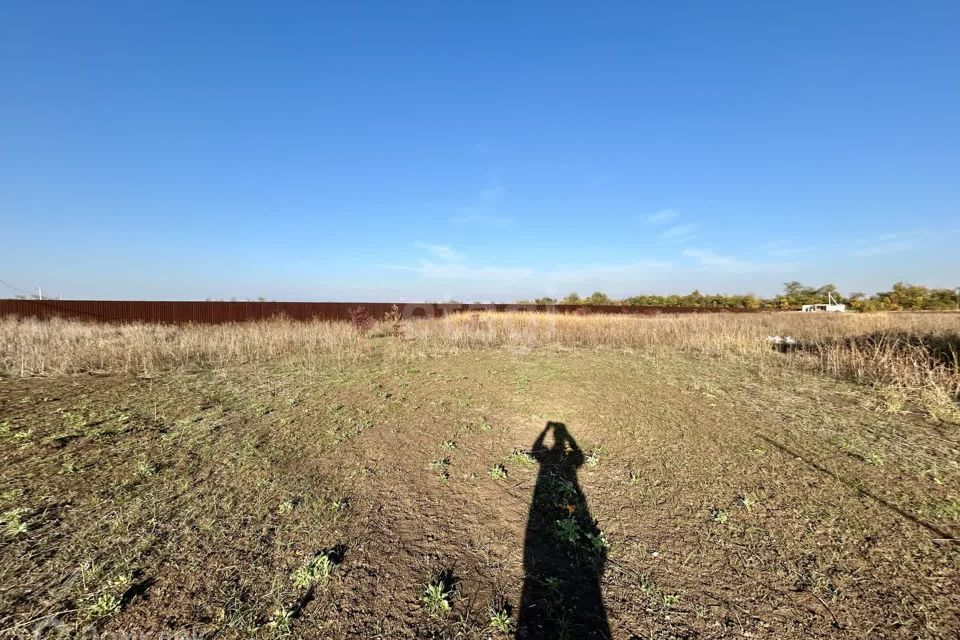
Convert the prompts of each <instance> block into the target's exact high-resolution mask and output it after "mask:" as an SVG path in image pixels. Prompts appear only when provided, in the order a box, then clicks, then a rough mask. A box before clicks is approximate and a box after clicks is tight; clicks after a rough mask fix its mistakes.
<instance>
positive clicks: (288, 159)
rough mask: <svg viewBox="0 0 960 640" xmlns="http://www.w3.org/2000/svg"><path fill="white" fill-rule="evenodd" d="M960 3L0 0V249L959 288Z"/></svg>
mask: <svg viewBox="0 0 960 640" xmlns="http://www.w3.org/2000/svg"><path fill="white" fill-rule="evenodd" d="M958 24H960V3H957V2H954V1H950V2H922V3H905V2H850V3H837V2H822V3H821V2H809V3H758V2H745V3H740V2H724V3H716V2H703V3H695V2H684V3H666V2H664V3H653V2H632V3H628V2H622V3H603V2H600V3H592V2H591V3H586V2H581V3H565V2H545V3H532V2H531V3H512V2H510V3H508V2H403V3H400V2H382V3H380V2H356V3H354V2H349V3H342V2H341V3H319V2H308V3H299V4H298V3H276V2H271V3H267V2H264V3H251V2H237V3H226V4H224V3H204V2H196V1H190V2H178V1H172V2H127V1H124V2H117V3H107V2H91V3H76V2H56V3H48V2H43V1H39V0H34V1H31V2H22V3H6V4H5V5H4V7H3V9H2V19H0V222H2V226H0V229H2V231H0V232H2V234H3V236H4V239H3V243H2V246H3V250H2V254H0V279H2V280H3V281H4V282H6V283H8V284H10V285H13V286H14V287H17V288H20V289H24V290H29V289H35V288H36V287H37V286H38V285H39V286H42V287H43V289H44V292H45V293H46V294H47V295H62V296H64V297H69V298H86V297H95V298H138V299H151V298H158V299H204V298H208V297H210V298H231V297H237V298H239V299H242V298H255V297H257V296H265V297H267V298H271V299H290V300H325V299H332V300H376V299H398V300H399V299H404V300H422V299H428V300H438V299H449V298H456V299H459V300H464V301H471V300H505V301H509V300H514V299H518V298H524V297H529V296H534V295H555V296H561V295H564V294H566V293H568V292H570V291H578V292H580V293H581V294H587V293H590V292H591V291H594V290H597V289H600V290H603V291H605V292H607V293H609V294H611V295H614V296H626V295H631V294H638V293H667V292H688V291H690V290H692V289H694V288H699V289H700V290H701V291H705V292H706V291H709V292H729V293H733V292H748V291H749V292H755V293H758V294H761V295H767V294H771V293H774V292H775V291H777V290H778V289H779V288H780V284H781V283H782V282H784V281H787V280H800V281H802V282H805V283H809V284H821V283H824V282H828V281H829V282H833V283H835V284H836V285H837V286H839V287H840V288H841V290H843V291H846V292H849V291H853V290H865V291H873V290H877V289H885V288H888V287H889V286H890V285H891V284H892V283H893V282H894V281H895V280H907V281H913V282H916V283H922V284H928V285H933V286H960V257H958V256H960V253H958V252H957V245H958V240H960V144H958V143H960V37H958V31H957V25H958ZM0 288H2V289H3V290H2V291H0V295H14V294H15V293H16V291H14V290H12V289H9V288H7V287H6V286H5V285H0Z"/></svg>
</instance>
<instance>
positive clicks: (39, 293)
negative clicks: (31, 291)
mask: <svg viewBox="0 0 960 640" xmlns="http://www.w3.org/2000/svg"><path fill="white" fill-rule="evenodd" d="M37 300H43V290H42V289H40V287H39V286H38V287H37Z"/></svg>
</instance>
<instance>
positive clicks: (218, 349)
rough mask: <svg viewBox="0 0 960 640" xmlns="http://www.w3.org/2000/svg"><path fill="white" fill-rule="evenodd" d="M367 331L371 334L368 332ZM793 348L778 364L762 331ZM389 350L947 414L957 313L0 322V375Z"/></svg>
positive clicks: (952, 393) (346, 356)
mask: <svg viewBox="0 0 960 640" xmlns="http://www.w3.org/2000/svg"><path fill="white" fill-rule="evenodd" d="M371 325H372V330H371ZM774 335H778V336H791V337H793V338H794V339H796V340H797V341H798V345H797V346H796V348H792V349H791V351H790V352H788V353H787V354H786V355H788V356H789V357H787V358H784V357H783V355H784V354H781V353H778V352H776V351H774V349H772V347H771V344H770V343H769V342H768V341H767V338H768V337H770V336H774ZM384 339H388V340H391V341H392V342H393V344H391V345H390V348H392V349H393V350H394V351H408V350H410V349H413V350H418V349H419V350H424V349H426V350H432V351H436V350H451V349H475V348H486V347H512V348H525V349H534V348H539V349H543V348H546V349H557V348H573V347H591V348H620V349H624V348H626V349H659V348H667V349H682V350H686V351H692V352H696V353H701V354H707V355H711V356H718V357H729V356H744V357H750V358H753V359H756V360H758V361H769V362H777V363H784V362H789V363H791V364H794V365H797V366H802V367H807V368H814V369H818V370H820V371H823V372H825V373H828V374H831V375H834V376H837V377H840V378H843V379H848V380H853V381H856V382H860V383H866V384H872V385H876V386H877V387H878V388H879V389H880V390H881V393H883V394H884V396H885V397H886V398H887V400H888V402H889V404H890V406H891V407H892V408H903V407H904V406H905V405H906V404H908V403H909V404H912V405H914V406H915V407H918V408H921V409H922V410H924V411H927V412H928V413H930V414H931V415H933V416H935V417H938V418H944V419H955V418H956V417H957V401H958V399H960V314H950V313H877V314H846V315H834V314H830V315H827V314H818V315H809V314H800V313H789V312H788V313H757V314H729V315H727V314H702V315H701V314H684V315H666V314H664V315H659V316H652V317H650V316H646V317H644V316H640V317H636V316H619V315H585V316H580V315H572V314H571V315H556V314H541V313H499V314H498V313H493V312H487V313H467V314H454V315H451V316H447V317H445V318H440V319H431V320H416V321H411V322H406V323H402V324H400V323H397V322H395V321H386V320H385V321H383V322H379V323H376V324H373V323H372V322H370V321H365V322H364V325H363V326H362V327H360V328H359V330H358V328H356V327H355V326H351V324H349V323H343V322H308V323H302V322H293V321H288V320H283V319H276V320H271V321H267V322H251V323H240V324H226V325H213V326H209V325H185V326H170V325H147V324H126V325H120V326H114V325H104V324H92V323H79V322H68V321H51V322H39V321H35V320H16V319H12V318H5V319H3V320H0V374H6V375H20V376H25V375H49V374H64V373H81V372H87V371H94V372H127V373H151V372H156V371H163V370H169V369H176V368H190V367H226V366H233V365H238V364H251V363H261V362H266V361H269V360H273V359H277V358H295V359H301V360H310V359H314V358H318V357H324V358H329V357H332V358H335V359H338V360H342V361H345V362H349V361H353V360H356V359H357V358H359V357H361V356H362V355H363V354H365V353H367V352H369V351H370V350H371V349H373V348H379V347H381V346H382V345H380V344H377V341H378V340H379V341H382V340H384Z"/></svg>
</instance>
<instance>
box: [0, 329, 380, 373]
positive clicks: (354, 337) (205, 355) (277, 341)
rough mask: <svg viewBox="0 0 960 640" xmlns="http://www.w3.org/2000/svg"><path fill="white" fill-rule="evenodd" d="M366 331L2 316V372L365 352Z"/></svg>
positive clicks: (128, 368) (155, 367)
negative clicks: (21, 318)
mask: <svg viewBox="0 0 960 640" xmlns="http://www.w3.org/2000/svg"><path fill="white" fill-rule="evenodd" d="M365 343H366V341H365V339H364V338H363V337H362V336H360V335H358V334H357V332H356V331H355V330H354V329H353V327H351V326H350V325H349V324H345V323H331V322H294V321H291V320H282V319H278V320H270V321H265V322H248V323H237V324H221V325H180V326H173V325H159V324H138V323H132V324H123V325H108V324H95V323H86V322H83V323H81V322H70V321H63V320H51V321H38V320H32V319H26V320H19V319H15V318H2V319H0V375H21V376H24V375H49V374H69V373H82V372H87V371H110V372H126V373H145V372H154V371H162V370H169V369H178V368H184V367H226V366H232V365H238V364H250V363H259V362H265V361H269V360H273V359H276V358H281V357H286V356H290V355H298V356H302V357H305V358H316V357H320V356H328V355H333V356H336V357H338V358H346V359H352V358H354V357H357V356H359V355H361V354H362V352H363V350H364V349H365V346H366V344H365Z"/></svg>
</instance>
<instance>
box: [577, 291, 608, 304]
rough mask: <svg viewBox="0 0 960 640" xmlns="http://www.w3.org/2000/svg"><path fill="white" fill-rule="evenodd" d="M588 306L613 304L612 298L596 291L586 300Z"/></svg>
mask: <svg viewBox="0 0 960 640" xmlns="http://www.w3.org/2000/svg"><path fill="white" fill-rule="evenodd" d="M584 302H585V303H587V304H613V301H612V300H611V299H610V297H609V296H608V295H607V294H605V293H603V292H602V291H594V292H593V293H591V294H590V295H589V296H587V297H586V299H584Z"/></svg>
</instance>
